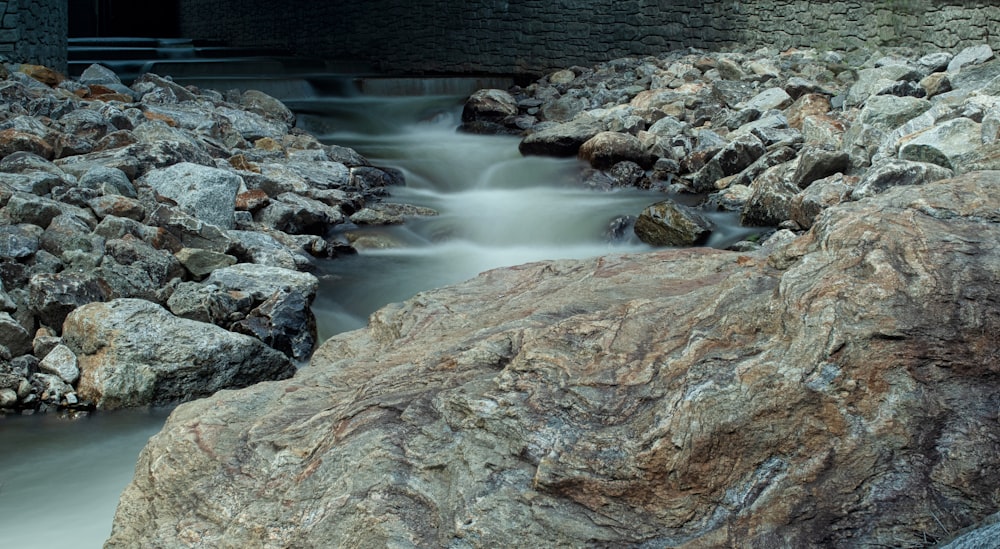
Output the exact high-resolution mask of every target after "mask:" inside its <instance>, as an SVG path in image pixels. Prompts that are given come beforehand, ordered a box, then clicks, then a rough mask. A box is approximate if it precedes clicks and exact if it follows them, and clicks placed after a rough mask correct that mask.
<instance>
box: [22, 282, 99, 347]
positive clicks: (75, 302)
mask: <svg viewBox="0 0 1000 549" xmlns="http://www.w3.org/2000/svg"><path fill="white" fill-rule="evenodd" d="M28 289H29V291H30V305H31V309H32V310H33V311H34V312H35V314H36V315H37V316H38V319H39V320H40V321H41V323H42V324H44V325H45V326H48V327H49V328H51V329H53V330H54V331H55V332H56V333H58V332H60V331H61V330H62V325H63V321H64V320H65V319H66V315H68V314H69V313H70V312H71V311H73V310H74V309H76V308H77V307H80V306H82V305H85V304H87V303H92V302H94V301H105V300H107V299H108V298H109V297H110V295H111V288H110V287H109V286H108V285H107V283H105V282H104V281H102V280H101V279H99V278H98V277H96V276H95V275H94V274H92V273H80V272H72V271H69V272H62V273H54V274H48V273H43V274H38V275H35V276H33V277H31V281H30V284H29V286H28Z"/></svg>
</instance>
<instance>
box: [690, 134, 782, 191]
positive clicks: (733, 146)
mask: <svg viewBox="0 0 1000 549" xmlns="http://www.w3.org/2000/svg"><path fill="white" fill-rule="evenodd" d="M766 151H767V149H766V148H765V147H764V143H762V142H761V140H760V139H758V138H757V136H755V135H753V134H752V133H746V134H741V135H738V136H736V137H735V138H734V139H733V140H732V141H730V142H729V143H727V144H726V145H725V146H724V147H723V148H722V149H721V150H719V152H718V153H716V154H715V155H714V156H713V157H712V158H711V159H710V160H709V161H708V162H707V163H706V164H705V166H704V167H702V168H701V169H700V170H698V172H697V173H695V174H694V176H693V178H692V180H691V185H692V188H693V189H694V190H695V192H709V191H714V190H716V188H715V182H716V181H718V180H719V179H722V178H723V177H726V176H729V175H735V174H738V173H740V172H741V171H743V170H744V169H746V168H747V167H749V166H750V165H751V164H753V163H754V162H755V161H757V159H758V158H760V157H761V156H763V155H764V154H765V152H766Z"/></svg>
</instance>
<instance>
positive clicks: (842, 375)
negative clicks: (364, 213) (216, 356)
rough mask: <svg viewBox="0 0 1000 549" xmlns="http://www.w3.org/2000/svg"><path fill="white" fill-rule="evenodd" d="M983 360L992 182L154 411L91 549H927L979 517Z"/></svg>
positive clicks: (458, 293)
mask: <svg viewBox="0 0 1000 549" xmlns="http://www.w3.org/2000/svg"><path fill="white" fill-rule="evenodd" d="M768 254H769V255H768ZM997 341H1000V172H981V173H976V174H969V175H965V176H962V177H960V178H957V179H953V180H945V181H938V182H934V183H928V184H926V185H923V186H903V187H897V188H894V189H891V190H889V191H887V192H886V193H885V194H881V195H878V196H876V197H873V198H869V199H865V200H862V201H859V202H852V203H847V204H841V205H838V206H833V207H831V208H829V209H827V210H824V211H823V212H822V213H821V214H820V215H819V216H818V217H817V219H816V220H815V223H814V225H813V227H812V229H811V230H810V231H809V232H807V233H805V235H804V236H801V237H799V238H795V239H791V240H790V241H786V243H785V244H776V245H774V247H773V248H772V249H770V251H769V252H768V251H766V249H765V250H763V251H758V252H754V253H752V254H740V253H736V252H727V251H716V250H708V249H689V250H668V251H661V252H655V253H649V254H641V255H629V256H609V257H603V258H599V259H593V260H586V261H555V262H545V263H536V264H531V265H526V266H521V267H515V268H510V269H500V270H495V271H490V272H487V273H484V274H483V275H481V276H480V277H478V278H476V279H473V280H471V281H469V282H467V283H464V284H460V285H456V286H452V287H448V288H444V289H440V290H436V291H433V292H427V293H424V294H420V295H418V296H416V297H414V298H413V299H411V300H410V301H408V302H406V303H403V304H398V305H392V306H389V307H387V308H385V309H382V310H381V311H379V312H377V313H375V314H374V315H373V316H372V317H371V322H370V325H369V326H368V327H367V328H366V329H364V330H360V331H356V332H353V333H349V334H343V335H341V336H337V337H335V338H333V339H331V340H329V341H328V342H327V343H325V344H324V345H323V346H322V347H321V348H320V349H319V350H318V351H317V352H316V354H315V355H314V357H313V360H312V363H311V365H310V366H308V367H306V368H303V369H301V370H300V371H299V372H298V373H297V374H296V376H295V377H294V378H293V379H291V380H286V381H281V382H274V383H264V384H259V385H256V386H253V387H251V388H248V389H245V390H242V391H238V392H231V391H224V392H221V393H218V394H216V395H214V396H212V397H210V398H207V399H204V400H199V401H196V402H192V403H189V404H185V405H182V406H180V407H179V408H177V410H176V411H175V412H174V414H173V415H172V416H171V418H170V420H169V421H168V423H167V425H166V427H165V428H164V430H163V431H162V432H161V433H160V434H158V435H157V436H155V437H154V438H153V439H152V440H151V441H150V444H149V445H148V446H147V448H146V449H145V450H144V451H143V453H142V455H141V457H140V460H139V463H138V466H137V467H136V477H135V479H134V480H133V482H132V483H131V485H130V486H129V487H128V488H127V489H126V491H125V493H124V495H123V497H122V500H121V503H120V506H119V508H118V512H117V516H116V518H115V524H114V528H113V532H112V535H111V538H110V540H109V541H108V544H107V547H112V548H114V547H134V546H137V545H145V546H151V547H153V546H155V547H187V546H218V545H228V546H248V547H386V546H423V547H437V546H448V547H500V546H507V545H509V544H510V543H511V539H515V538H516V539H518V544H519V545H521V546H539V547H557V546H571V547H609V546H614V547H623V546H643V547H665V546H678V547H860V546H882V545H885V546H921V545H924V544H927V543H934V542H935V541H942V540H944V539H946V538H947V537H949V536H950V533H954V532H957V531H959V530H960V529H962V528H964V527H966V526H970V525H972V524H974V523H976V522H977V521H979V520H981V519H983V518H984V517H986V516H988V515H990V514H992V513H994V512H995V510H996V508H997V505H998V501H1000V492H998V488H997V487H998V486H1000V470H998V469H997V468H996V456H997V455H998V452H1000V425H998V424H997V409H998V408H997V407H998V400H997V398H998V397H997V395H998V394H1000V352H998V346H997Z"/></svg>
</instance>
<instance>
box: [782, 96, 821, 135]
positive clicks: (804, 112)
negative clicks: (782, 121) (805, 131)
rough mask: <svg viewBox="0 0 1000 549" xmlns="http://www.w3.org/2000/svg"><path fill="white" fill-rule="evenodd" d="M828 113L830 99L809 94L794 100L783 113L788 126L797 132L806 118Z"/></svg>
mask: <svg viewBox="0 0 1000 549" xmlns="http://www.w3.org/2000/svg"><path fill="white" fill-rule="evenodd" d="M828 112H830V98H829V97H827V96H825V95H822V94H818V93H810V94H806V95H803V96H802V97H800V98H798V99H797V100H795V102H794V103H792V105H791V106H790V107H788V110H787V111H786V112H785V116H786V117H787V118H788V125H789V126H790V127H792V128H795V129H797V130H801V129H802V121H803V120H805V118H806V117H807V116H819V115H825V114H826V113H828Z"/></svg>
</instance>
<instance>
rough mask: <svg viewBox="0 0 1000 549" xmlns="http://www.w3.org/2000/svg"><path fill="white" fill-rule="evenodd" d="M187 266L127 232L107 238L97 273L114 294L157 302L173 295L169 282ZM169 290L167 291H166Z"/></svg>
mask: <svg viewBox="0 0 1000 549" xmlns="http://www.w3.org/2000/svg"><path fill="white" fill-rule="evenodd" d="M184 273H185V271H184V267H183V266H181V263H180V262H179V261H178V260H177V258H175V257H174V256H173V254H171V253H170V252H168V251H165V250H157V249H156V248H154V247H152V246H150V245H149V244H147V243H145V242H143V241H142V240H139V239H138V238H135V237H133V236H132V235H126V236H124V237H123V238H121V239H117V240H108V241H107V244H106V250H105V255H104V258H103V259H102V260H101V265H100V267H99V269H98V271H97V274H98V276H100V278H101V279H102V280H103V281H104V282H106V283H107V285H108V287H110V288H111V297H112V298H119V297H137V298H142V299H146V300H149V301H155V302H158V303H164V302H166V300H167V298H168V297H170V294H169V292H170V291H171V288H170V286H169V282H170V281H171V280H173V279H175V278H182V277H183V276H184ZM165 292H166V294H165Z"/></svg>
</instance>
